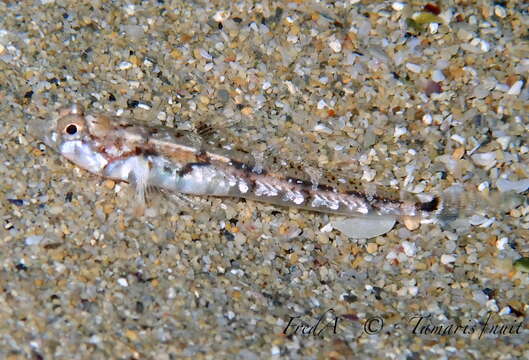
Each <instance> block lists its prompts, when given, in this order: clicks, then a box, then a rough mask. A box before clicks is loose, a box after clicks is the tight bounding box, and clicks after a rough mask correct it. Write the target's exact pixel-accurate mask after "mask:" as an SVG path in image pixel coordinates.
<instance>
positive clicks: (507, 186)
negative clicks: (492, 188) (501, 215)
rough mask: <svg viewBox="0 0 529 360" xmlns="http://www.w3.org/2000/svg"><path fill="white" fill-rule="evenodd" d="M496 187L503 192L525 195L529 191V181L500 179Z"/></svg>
mask: <svg viewBox="0 0 529 360" xmlns="http://www.w3.org/2000/svg"><path fill="white" fill-rule="evenodd" d="M496 187H497V188H498V190H500V191H501V192H508V191H514V192H516V193H523V192H524V191H526V190H527V189H529V179H522V180H518V181H510V180H507V179H498V180H497V181H496Z"/></svg>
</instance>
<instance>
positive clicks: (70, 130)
mask: <svg viewBox="0 0 529 360" xmlns="http://www.w3.org/2000/svg"><path fill="white" fill-rule="evenodd" d="M64 131H66V133H67V134H68V135H75V134H76V133H77V125H76V124H69V125H68V126H66V128H65V129H64Z"/></svg>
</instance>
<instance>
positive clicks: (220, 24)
mask: <svg viewBox="0 0 529 360" xmlns="http://www.w3.org/2000/svg"><path fill="white" fill-rule="evenodd" d="M217 27H218V28H219V30H222V28H223V27H224V25H222V23H221V22H219V24H218V25H217Z"/></svg>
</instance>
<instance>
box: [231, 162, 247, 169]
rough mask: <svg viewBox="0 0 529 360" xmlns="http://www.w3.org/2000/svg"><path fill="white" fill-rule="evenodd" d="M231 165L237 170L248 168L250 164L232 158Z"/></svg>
mask: <svg viewBox="0 0 529 360" xmlns="http://www.w3.org/2000/svg"><path fill="white" fill-rule="evenodd" d="M230 165H231V166H233V167H234V168H236V169H237V170H248V165H247V164H245V163H243V162H240V161H236V160H232V161H230Z"/></svg>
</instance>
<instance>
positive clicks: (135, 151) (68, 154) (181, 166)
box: [30, 105, 443, 218]
mask: <svg viewBox="0 0 529 360" xmlns="http://www.w3.org/2000/svg"><path fill="white" fill-rule="evenodd" d="M30 127H31V128H32V131H33V132H34V133H37V135H38V136H40V137H42V138H43V139H44V142H45V143H46V144H47V145H48V146H50V147H52V148H53V149H55V150H56V151H57V152H59V153H60V154H61V155H62V156H64V157H65V158H67V159H68V160H70V161H72V162H73V163H75V164H76V165H77V166H79V167H81V168H83V169H85V170H87V171H89V172H91V173H93V174H96V175H99V176H102V177H104V178H110V179H114V180H117V181H125V182H129V183H131V184H133V185H134V187H135V190H136V197H137V199H138V203H139V204H140V206H143V204H144V203H145V192H146V189H147V188H148V187H156V188H161V189H164V190H167V191H172V192H178V193H184V194H192V195H210V196H220V197H237V198H246V199H251V200H257V201H261V202H267V203H272V204H276V205H282V206H288V207H296V208H302V209H307V210H312V211H317V212H324V213H332V214H340V215H345V216H371V215H377V216H378V215H380V216H394V217H397V218H398V217H421V218H426V217H431V216H432V215H435V214H437V213H439V212H440V211H441V209H442V205H443V204H442V203H443V201H442V198H441V197H438V196H437V197H433V199H431V200H430V201H427V202H420V201H418V200H417V201H409V200H400V199H394V198H388V197H384V196H377V195H376V194H366V193H363V192H360V191H357V190H355V191H338V190H337V189H336V188H334V187H332V186H328V185H322V184H315V183H313V182H311V181H306V180H302V179H297V178H293V177H288V176H283V175H281V174H277V173H270V172H267V171H266V170H263V169H261V167H259V166H254V165H252V164H251V163H250V162H245V161H240V160H238V159H234V158H232V157H231V156H227V155H223V154H220V153H219V152H218V151H215V150H211V149H209V148H207V147H206V146H204V145H203V144H197V142H196V141H193V137H192V136H190V134H189V133H186V132H182V131H176V130H175V129H171V128H164V127H149V126H142V125H138V124H135V123H133V122H129V121H126V120H124V119H122V118H119V117H109V116H105V115H98V114H95V115H93V114H85V113H84V110H83V109H82V108H81V107H80V106H79V105H73V106H70V107H68V108H64V109H61V110H59V111H58V116H56V117H54V118H53V119H51V120H50V121H49V122H40V123H34V124H32V125H30Z"/></svg>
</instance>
